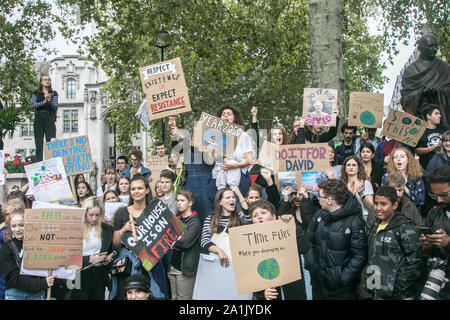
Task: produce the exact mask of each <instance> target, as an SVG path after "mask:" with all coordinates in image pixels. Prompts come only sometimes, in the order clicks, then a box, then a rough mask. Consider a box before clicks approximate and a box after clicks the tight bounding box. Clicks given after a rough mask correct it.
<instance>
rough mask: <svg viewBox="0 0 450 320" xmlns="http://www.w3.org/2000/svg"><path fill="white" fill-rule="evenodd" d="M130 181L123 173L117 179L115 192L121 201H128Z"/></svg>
mask: <svg viewBox="0 0 450 320" xmlns="http://www.w3.org/2000/svg"><path fill="white" fill-rule="evenodd" d="M130 182H131V179H130V178H129V177H127V176H124V175H122V176H120V178H119V179H118V180H117V184H116V192H117V194H118V195H119V198H120V201H122V202H128V201H130Z"/></svg>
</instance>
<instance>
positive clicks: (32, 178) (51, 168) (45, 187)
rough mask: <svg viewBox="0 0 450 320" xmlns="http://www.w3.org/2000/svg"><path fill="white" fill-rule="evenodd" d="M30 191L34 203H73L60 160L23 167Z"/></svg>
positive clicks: (54, 159) (55, 159) (45, 161)
mask: <svg viewBox="0 0 450 320" xmlns="http://www.w3.org/2000/svg"><path fill="white" fill-rule="evenodd" d="M24 168H25V173H26V174H27V178H28V183H29V184H30V189H31V191H32V193H33V195H34V198H35V200H36V201H41V202H56V203H58V204H62V205H70V204H73V203H75V200H74V199H73V194H72V190H71V189H70V185H69V182H68V181H67V176H66V170H65V169H64V165H63V162H62V159H61V158H53V159H50V160H44V161H41V162H36V163H32V164H30V165H27V166H24Z"/></svg>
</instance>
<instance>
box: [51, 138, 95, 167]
mask: <svg viewBox="0 0 450 320" xmlns="http://www.w3.org/2000/svg"><path fill="white" fill-rule="evenodd" d="M44 157H45V159H46V160H48V159H52V158H57V157H61V158H62V159H63V163H64V168H65V170H66V174H67V175H68V176H75V175H77V174H80V173H87V172H91V171H93V170H94V162H93V160H92V155H91V147H90V145H89V139H88V137H87V136H79V137H73V138H67V139H63V140H54V141H51V142H47V143H46V144H45V147H44Z"/></svg>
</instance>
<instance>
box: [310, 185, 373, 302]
mask: <svg viewBox="0 0 450 320" xmlns="http://www.w3.org/2000/svg"><path fill="white" fill-rule="evenodd" d="M364 228H365V223H364V220H363V219H362V218H361V207H360V205H359V204H358V200H356V198H355V197H354V196H353V195H352V194H350V193H348V194H347V197H346V199H345V202H344V205H343V206H342V208H341V209H339V210H337V211H335V212H329V211H327V210H324V209H321V210H319V211H317V212H316V214H315V215H314V217H313V219H312V220H311V222H310V224H309V226H308V230H307V232H306V239H307V241H308V245H309V249H308V252H307V254H306V257H305V267H306V269H308V270H309V271H310V273H311V281H312V284H313V286H317V287H316V289H317V290H319V292H320V294H321V296H322V297H324V298H325V299H326V298H327V296H339V295H341V294H342V295H345V294H348V293H351V292H354V291H355V290H356V287H357V285H358V281H359V278H360V274H361V271H362V269H363V268H364V266H365V265H366V262H367V236H366V233H365V230H364Z"/></svg>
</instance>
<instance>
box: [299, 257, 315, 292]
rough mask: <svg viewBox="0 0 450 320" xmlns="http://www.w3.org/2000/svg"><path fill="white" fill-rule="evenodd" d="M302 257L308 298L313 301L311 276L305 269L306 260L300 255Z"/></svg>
mask: <svg viewBox="0 0 450 320" xmlns="http://www.w3.org/2000/svg"><path fill="white" fill-rule="evenodd" d="M300 257H301V259H302V270H303V275H304V277H305V287H306V298H307V299H308V300H312V287H311V275H310V274H309V271H308V270H306V269H305V258H304V257H303V255H300Z"/></svg>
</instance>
